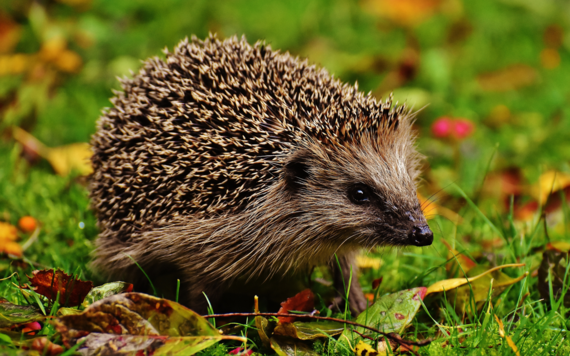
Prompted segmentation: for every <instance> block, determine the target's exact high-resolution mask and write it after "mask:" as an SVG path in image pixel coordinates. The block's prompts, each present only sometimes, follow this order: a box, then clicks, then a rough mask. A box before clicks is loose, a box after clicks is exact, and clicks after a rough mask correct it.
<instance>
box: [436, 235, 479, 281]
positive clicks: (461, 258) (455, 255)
mask: <svg viewBox="0 0 570 356" xmlns="http://www.w3.org/2000/svg"><path fill="white" fill-rule="evenodd" d="M441 242H443V244H444V245H445V247H447V250H448V252H447V259H448V260H450V261H449V262H448V263H447V265H446V266H445V269H446V270H447V273H448V276H455V275H456V273H458V272H459V273H461V274H464V273H467V272H469V270H471V269H472V268H473V267H475V266H477V263H475V261H473V260H472V259H470V258H469V257H467V256H465V255H464V254H462V253H459V251H457V250H455V249H453V248H452V247H451V245H450V244H449V243H448V242H447V241H445V240H441Z"/></svg>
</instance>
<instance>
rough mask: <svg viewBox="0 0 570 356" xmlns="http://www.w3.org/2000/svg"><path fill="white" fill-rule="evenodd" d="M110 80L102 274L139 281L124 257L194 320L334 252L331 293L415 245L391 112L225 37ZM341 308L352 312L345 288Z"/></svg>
mask: <svg viewBox="0 0 570 356" xmlns="http://www.w3.org/2000/svg"><path fill="white" fill-rule="evenodd" d="M121 83H122V87H123V90H124V91H123V92H118V93H116V96H115V97H114V98H113V99H112V100H111V101H112V103H113V105H114V107H113V108H111V109H108V110H106V111H105V112H104V115H103V116H102V117H101V119H100V120H99V122H98V127H97V133H96V134H95V135H94V136H93V139H92V141H91V143H92V145H93V151H94V155H93V158H92V161H93V167H94V174H93V176H92V180H91V186H90V189H91V198H92V202H93V207H94V209H95V211H96V214H97V217H98V221H99V228H100V235H99V238H98V240H97V250H96V252H95V255H96V260H95V266H96V267H97V268H98V269H99V270H101V271H102V272H104V273H105V274H106V275H108V276H110V277H113V278H122V279H126V280H129V281H135V282H138V283H144V281H145V278H144V277H143V276H142V274H141V272H140V270H139V268H138V267H137V266H136V265H135V264H134V262H133V260H134V261H136V262H137V263H138V264H139V265H140V266H141V267H142V268H143V269H144V270H145V271H146V272H147V274H149V276H150V278H151V280H152V281H156V282H159V281H162V280H166V276H171V277H172V276H174V278H175V279H173V281H174V282H173V283H174V286H175V285H176V282H175V281H176V278H179V279H180V280H181V291H180V300H181V302H182V303H184V304H186V305H187V306H189V307H190V308H192V309H194V310H196V311H198V312H205V311H206V305H207V304H206V299H205V297H204V295H203V292H205V294H207V296H208V297H209V299H210V301H211V302H212V304H214V306H216V304H217V303H219V301H220V300H221V298H222V296H223V295H224V293H225V292H227V291H228V290H229V289H231V288H235V287H236V286H238V287H239V285H240V283H244V282H245V281H247V280H256V279H257V280H260V281H263V282H264V283H263V284H264V285H266V286H271V285H275V284H279V282H277V281H278V280H279V279H280V278H282V276H283V275H286V274H290V273H293V272H295V273H308V271H310V269H311V268H312V267H314V266H315V265H324V264H329V263H330V262H331V260H333V259H334V255H335V254H336V255H337V256H338V257H339V260H340V265H341V267H342V268H341V270H342V273H339V272H338V271H337V273H336V274H335V275H336V276H335V282H336V283H337V287H339V288H340V289H342V276H343V275H344V278H345V280H347V279H348V275H349V271H350V268H351V266H352V268H353V269H355V268H356V266H355V265H354V256H355V254H356V252H358V251H359V250H360V249H362V248H371V247H373V246H377V245H391V246H405V245H416V246H425V245H429V244H431V242H432V240H433V234H432V232H431V230H430V229H429V227H428V226H427V223H426V220H425V217H424V216H423V214H422V211H421V209H420V205H419V202H418V199H417V196H416V181H417V178H418V175H419V170H418V165H419V159H420V156H419V154H418V153H417V152H416V150H415V147H414V139H415V136H414V133H413V131H412V120H413V114H412V113H411V112H410V111H409V110H407V109H405V108H404V107H403V106H393V105H392V102H391V100H388V101H387V102H384V103H382V102H379V101H377V100H375V99H374V98H373V97H372V96H371V95H370V94H368V95H365V94H363V93H361V92H359V91H358V88H357V86H356V85H354V86H352V85H348V84H343V83H341V82H340V81H338V80H336V79H334V78H333V77H332V76H331V75H329V74H328V73H327V72H326V71H325V70H324V69H319V68H317V67H315V66H314V65H309V64H308V63H307V61H306V60H305V61H301V60H299V59H298V58H294V57H292V56H291V55H290V54H288V53H279V52H276V51H273V50H271V48H270V47H269V46H267V45H264V44H263V43H257V44H255V45H254V46H251V45H249V44H248V43H247V42H246V40H245V39H241V40H238V39H237V38H235V37H234V38H230V39H228V40H225V41H220V40H218V39H217V38H215V37H214V36H211V37H210V38H207V39H206V40H205V41H200V40H197V39H195V38H193V39H192V40H191V41H188V40H184V41H182V42H181V43H180V44H179V45H178V46H177V47H176V49H175V51H174V53H170V52H166V59H165V60H161V59H159V58H152V59H149V60H147V61H146V62H145V64H144V67H143V68H142V69H141V70H140V71H139V72H138V73H137V74H136V75H135V76H134V78H133V79H123V80H122V81H121ZM354 272H356V271H354ZM135 287H137V285H135ZM252 294H253V293H252ZM283 297H284V298H285V297H287V296H283ZM350 307H351V310H352V311H353V312H354V313H358V312H360V311H362V310H363V309H364V308H365V307H366V300H365V299H364V296H363V293H362V291H361V289H360V286H359V284H358V282H357V281H356V280H353V282H352V285H351V290H350ZM214 309H216V308H214Z"/></svg>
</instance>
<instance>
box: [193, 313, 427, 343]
mask: <svg viewBox="0 0 570 356" xmlns="http://www.w3.org/2000/svg"><path fill="white" fill-rule="evenodd" d="M234 316H291V317H295V318H306V319H315V320H328V321H336V322H339V323H344V324H348V325H354V326H357V327H361V328H363V329H368V330H370V331H373V332H375V333H378V334H380V335H382V336H384V337H386V338H388V339H390V340H394V341H395V342H396V343H398V345H400V346H402V345H404V346H410V345H413V346H425V345H429V344H430V343H431V341H432V340H431V339H425V340H420V341H412V340H405V339H402V337H401V336H400V335H398V334H396V333H386V332H383V331H380V330H378V329H375V328H373V327H370V326H367V325H363V324H359V323H356V322H354V321H348V320H344V319H337V318H331V317H328V316H316V315H310V314H289V313H287V314H285V313H225V314H210V315H203V317H204V318H208V319H211V318H229V317H234Z"/></svg>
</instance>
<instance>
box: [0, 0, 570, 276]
mask: <svg viewBox="0 0 570 356" xmlns="http://www.w3.org/2000/svg"><path fill="white" fill-rule="evenodd" d="M569 26H570V2H568V1H563V0H540V1H536V0H477V1H467V0H465V1H461V0H362V1H348V0H290V1H257V0H250V1H246V0H231V1H229V0H228V1H210V0H195V1H183V0H179V1H174V0H171V1H154V0H152V1H149V0H144V1H143V0H140V1H116V0H115V1H111V0H93V1H89V0H59V1H30V0H3V1H2V2H1V3H0V213H1V214H3V216H2V217H1V218H2V219H3V220H6V221H11V222H12V223H14V224H15V221H17V218H18V217H19V216H22V215H26V214H30V215H32V216H36V217H38V218H39V219H40V222H41V223H42V224H43V227H45V229H46V230H45V231H46V234H47V237H45V238H44V239H43V240H42V241H44V242H43V243H44V244H45V245H50V244H51V245H50V246H51V247H54V246H57V248H58V249H59V250H58V251H59V252H60V253H66V252H70V251H82V252H81V254H82V255H86V254H87V253H88V251H89V250H90V249H92V247H93V246H92V243H91V240H93V238H94V237H95V236H96V229H95V220H94V218H93V215H92V213H91V212H89V210H88V199H87V193H86V189H85V188H84V185H85V183H84V181H82V180H81V179H78V178H77V177H76V176H69V177H59V176H56V175H55V174H54V172H53V171H52V168H51V167H50V166H49V164H47V163H46V162H45V161H41V160H38V159H37V157H36V158H35V157H30V154H29V152H26V149H24V156H25V157H26V158H27V159H28V161H26V160H23V159H22V158H21V153H22V152H21V151H22V148H21V146H19V145H18V144H16V143H15V141H14V139H13V132H14V130H13V128H14V127H20V128H22V129H24V130H26V131H28V132H30V133H31V134H32V135H33V136H35V137H36V138H37V139H39V140H40V141H41V142H43V143H44V144H46V145H47V146H50V147H56V146H61V145H66V144H70V143H75V142H88V141H89V137H90V135H91V134H92V133H93V132H94V131H95V127H96V126H95V125H96V121H97V118H98V116H99V115H100V112H101V109H102V108H103V107H106V106H109V105H110V102H109V98H110V97H111V96H112V95H113V94H112V90H118V89H120V86H119V84H118V81H117V79H116V78H117V77H121V76H130V75H131V73H132V72H131V71H134V72H136V71H137V70H138V68H139V67H140V66H141V63H142V60H143V59H145V58H148V57H151V56H159V57H160V56H162V52H161V50H162V49H163V48H165V47H167V48H169V49H172V48H173V47H174V46H175V45H176V44H177V43H178V42H179V41H180V40H181V39H182V38H184V37H186V36H188V37H189V36H192V35H196V36H198V37H200V38H204V37H206V36H207V35H208V33H210V32H212V33H216V34H217V35H218V37H220V38H226V37H228V36H233V35H238V36H242V35H245V36H246V37H247V39H248V40H249V41H250V42H255V41H258V40H265V41H266V42H267V43H269V44H271V46H272V47H273V49H279V50H281V51H289V52H291V53H292V54H294V55H299V56H302V57H308V58H309V60H310V61H311V62H314V63H318V64H319V65H322V66H324V67H325V68H327V69H328V70H329V72H331V73H332V74H334V75H335V76H336V77H339V78H341V79H342V80H344V81H347V82H350V83H353V82H355V81H358V83H359V87H360V88H361V89H362V90H363V91H371V92H372V93H373V94H374V95H375V96H376V97H378V98H385V97H386V96H387V95H389V94H390V93H391V92H393V93H394V96H395V98H396V100H398V101H400V102H407V103H408V104H409V105H412V106H413V107H414V108H416V109H422V110H421V111H420V112H419V114H418V120H417V124H416V126H417V130H418V134H419V141H418V145H419V149H420V151H421V152H423V153H424V154H425V155H426V156H427V160H426V163H425V175H424V183H423V185H422V188H421V189H420V191H421V192H422V194H423V195H425V196H430V195H432V194H434V193H437V194H436V195H437V199H438V200H437V203H438V204H441V205H445V206H447V207H448V208H451V209H454V210H457V209H459V207H461V206H463V205H464V204H465V201H464V200H462V199H457V193H454V192H453V191H451V192H449V191H447V192H445V191H440V190H441V189H444V188H446V187H448V186H449V184H451V183H455V184H457V185H458V186H460V187H461V188H462V189H463V190H464V191H465V192H466V193H467V194H468V195H469V196H472V197H474V198H476V200H477V199H478V198H480V197H483V198H485V197H486V198H488V199H487V200H485V199H483V200H482V201H483V202H482V203H481V207H482V209H483V210H484V211H486V212H491V213H492V212H494V211H499V212H503V211H505V209H507V207H508V204H509V203H508V201H507V200H508V199H510V198H509V197H510V196H514V197H515V205H516V206H520V207H521V208H522V207H525V206H527V205H525V204H528V203H529V202H531V203H532V202H533V201H535V200H537V199H538V198H537V197H539V196H540V195H539V194H534V195H533V194H532V189H530V188H528V187H531V186H532V185H533V184H536V182H537V181H538V179H539V177H540V176H541V174H543V173H544V172H547V171H555V172H559V173H560V174H565V172H566V173H570V166H569V164H568V163H569V159H570V108H569V106H568V105H567V104H568V102H569V99H570V85H569V83H570V61H569V49H570V32H569ZM442 118H450V119H451V120H463V122H467V123H468V124H469V125H470V126H469V127H470V129H469V133H468V134H466V135H465V136H462V137H452V136H453V135H452V136H449V135H448V136H446V137H443V136H445V135H442V134H441V133H438V132H436V131H434V127H433V126H432V125H433V124H434V123H435V122H437V121H438V120H441V119H442ZM32 156H33V155H32ZM485 177H488V178H489V180H488V181H485ZM484 182H485V183H484ZM511 183H512V184H511ZM509 184H511V185H512V186H509ZM485 202H486V203H485ZM535 203H536V202H535ZM527 207H528V206H527ZM535 210H536V209H535ZM533 211H534V210H533ZM523 215H524V214H523ZM523 217H524V216H523ZM81 223H83V225H81ZM78 226H79V227H78ZM81 226H82V227H81ZM85 237H87V239H85ZM45 245H41V244H40V245H39V247H37V248H35V250H34V248H32V249H31V250H30V251H31V252H29V253H30V255H29V258H31V259H35V260H37V261H43V262H44V263H46V264H50V265H53V264H55V265H58V266H61V267H64V268H68V269H69V268H72V265H73V263H78V262H77V261H75V262H68V261H66V260H64V259H58V258H57V257H54V256H50V257H46V256H44V255H42V251H44V250H43V249H42V248H41V246H45ZM54 248H55V247H54ZM32 253H34V254H32ZM85 262H86V261H81V262H79V264H80V265H82V264H83V263H85Z"/></svg>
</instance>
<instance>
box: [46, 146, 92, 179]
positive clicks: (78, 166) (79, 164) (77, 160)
mask: <svg viewBox="0 0 570 356" xmlns="http://www.w3.org/2000/svg"><path fill="white" fill-rule="evenodd" d="M92 155H93V152H92V151H91V146H90V145H89V144H88V143H83V142H81V143H72V144H70V145H65V146H60V147H54V148H50V149H49V150H48V153H47V155H46V157H45V158H46V159H47V160H48V161H49V163H50V164H51V166H52V167H53V169H54V170H55V172H56V173H57V174H59V175H60V176H67V175H69V173H71V172H72V171H77V172H78V173H79V174H81V175H83V176H86V175H89V174H91V173H92V172H93V168H92V167H91V161H90V158H91V156H92Z"/></svg>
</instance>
